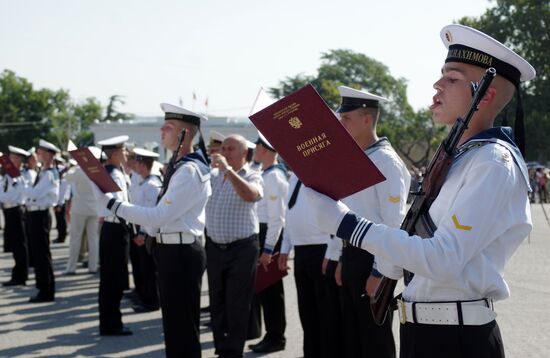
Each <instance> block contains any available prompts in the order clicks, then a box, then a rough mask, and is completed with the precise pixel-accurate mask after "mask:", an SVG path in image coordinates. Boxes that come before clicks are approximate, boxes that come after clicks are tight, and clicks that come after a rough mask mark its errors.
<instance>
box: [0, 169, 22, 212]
mask: <svg viewBox="0 0 550 358" xmlns="http://www.w3.org/2000/svg"><path fill="white" fill-rule="evenodd" d="M0 185H1V187H0V203H1V204H2V205H3V207H13V206H17V205H23V204H24V203H25V187H26V186H27V185H28V184H27V183H26V182H25V178H24V177H23V176H22V175H20V176H19V177H17V178H12V177H10V176H9V175H8V174H6V175H4V176H3V177H2V180H1V181H0Z"/></svg>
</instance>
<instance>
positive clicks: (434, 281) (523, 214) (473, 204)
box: [361, 143, 532, 302]
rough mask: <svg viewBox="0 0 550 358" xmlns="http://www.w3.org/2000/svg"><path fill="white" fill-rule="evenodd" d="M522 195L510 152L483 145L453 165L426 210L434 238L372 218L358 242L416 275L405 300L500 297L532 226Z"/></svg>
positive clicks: (523, 181) (506, 291) (506, 293)
mask: <svg viewBox="0 0 550 358" xmlns="http://www.w3.org/2000/svg"><path fill="white" fill-rule="evenodd" d="M520 165H522V166H525V164H524V163H523V162H522V163H521V164H520ZM525 171H526V169H525ZM527 193H528V184H527V182H526V179H525V178H524V176H523V174H522V172H521V170H520V169H519V168H518V166H517V165H516V164H515V163H514V159H513V158H512V156H511V154H510V152H509V151H508V150H507V149H506V148H504V147H503V146H501V145H498V144H493V143H492V144H487V145H484V146H482V147H479V148H477V149H474V150H470V151H469V152H467V153H466V154H464V155H463V156H462V157H460V158H459V159H458V160H455V162H454V163H453V165H452V167H451V169H450V171H449V174H448V176H447V180H446V181H445V184H444V185H443V187H442V188H441V192H440V194H439V195H438V197H437V199H436V200H435V201H434V202H433V204H432V206H431V208H430V211H429V213H430V216H431V218H432V219H433V222H434V224H435V225H436V226H437V230H436V232H435V234H434V237H433V238H430V239H422V238H420V237H419V236H411V237H409V235H408V234H407V233H406V232H404V231H402V230H398V229H394V228H389V227H387V226H385V225H377V224H373V225H372V226H371V228H370V229H369V230H368V231H367V233H366V235H365V236H364V239H363V240H362V244H361V247H362V248H364V249H366V250H368V251H370V252H372V253H373V254H374V255H376V256H377V257H383V258H384V259H386V260H388V261H391V262H393V263H395V264H396V265H401V266H402V267H403V268H405V269H407V270H409V271H411V272H414V273H415V276H414V278H413V280H412V281H411V282H410V284H409V285H408V286H407V287H406V289H405V291H404V292H403V297H404V298H405V299H406V300H407V301H420V302H422V301H456V300H477V299H481V298H489V299H494V300H499V299H504V298H507V297H508V296H509V294H510V292H509V288H508V285H507V284H506V281H504V278H503V276H502V273H503V271H504V264H505V263H506V261H507V260H508V259H509V258H510V257H511V255H512V254H513V253H514V251H515V250H516V249H517V248H518V246H519V245H520V244H521V242H522V241H523V240H524V239H525V237H527V235H528V234H529V232H530V231H531V228H532V223H531V212H530V206H529V199H528V195H527ZM379 269H380V267H379ZM381 272H382V273H383V274H386V273H385V272H383V270H382V271H381Z"/></svg>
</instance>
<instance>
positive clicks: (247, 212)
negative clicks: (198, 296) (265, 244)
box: [206, 135, 263, 357]
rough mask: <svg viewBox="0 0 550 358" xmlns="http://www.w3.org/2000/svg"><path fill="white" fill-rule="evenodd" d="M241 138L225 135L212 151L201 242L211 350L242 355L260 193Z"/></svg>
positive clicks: (256, 248) (258, 180)
mask: <svg viewBox="0 0 550 358" xmlns="http://www.w3.org/2000/svg"><path fill="white" fill-rule="evenodd" d="M246 154H247V147H246V140H245V139H244V138H243V137H242V136H240V135H231V136H229V137H227V138H226V139H225V140H224V141H223V144H222V147H221V153H220V154H213V155H212V167H213V168H214V169H213V170H212V177H211V184H212V196H211V197H210V200H209V201H208V203H207V204H206V231H207V235H208V244H207V246H206V258H207V270H208V286H209V293H210V314H211V316H212V330H213V333H214V345H215V347H216V353H217V354H219V355H220V357H242V355H243V348H244V342H245V340H246V333H247V325H248V316H249V314H250V302H251V300H252V295H253V292H254V284H255V281H256V263H257V259H258V252H259V246H258V232H259V222H258V214H257V210H256V202H257V201H258V200H260V199H261V198H262V196H263V182H262V178H261V175H260V173H258V172H257V171H254V170H251V169H250V168H249V166H248V164H246Z"/></svg>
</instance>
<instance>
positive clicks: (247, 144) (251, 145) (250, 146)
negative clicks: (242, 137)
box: [246, 139, 256, 149]
mask: <svg viewBox="0 0 550 358" xmlns="http://www.w3.org/2000/svg"><path fill="white" fill-rule="evenodd" d="M246 148H247V149H254V148H256V143H253V142H251V141H249V140H248V139H247V140H246Z"/></svg>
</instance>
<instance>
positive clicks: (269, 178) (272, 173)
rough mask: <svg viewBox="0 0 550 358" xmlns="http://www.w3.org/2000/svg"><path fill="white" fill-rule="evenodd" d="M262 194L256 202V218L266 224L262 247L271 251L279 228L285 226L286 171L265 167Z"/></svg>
mask: <svg viewBox="0 0 550 358" xmlns="http://www.w3.org/2000/svg"><path fill="white" fill-rule="evenodd" d="M262 179H263V181H264V196H263V198H262V199H261V200H260V201H259V202H258V220H259V221H260V223H265V224H267V233H266V237H265V244H264V249H268V250H269V251H273V248H274V247H275V245H276V244H277V240H278V239H279V235H280V234H281V230H282V229H283V227H284V226H285V211H286V203H285V199H286V196H287V194H288V181H287V179H286V173H285V172H284V171H283V170H281V169H279V168H277V167H271V168H267V169H266V170H264V171H263V172H262Z"/></svg>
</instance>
